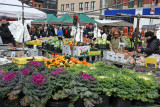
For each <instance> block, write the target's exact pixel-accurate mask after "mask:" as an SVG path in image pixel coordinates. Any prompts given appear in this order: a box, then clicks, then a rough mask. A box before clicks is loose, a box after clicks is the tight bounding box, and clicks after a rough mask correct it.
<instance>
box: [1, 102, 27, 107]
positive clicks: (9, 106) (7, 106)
mask: <svg viewBox="0 0 160 107" xmlns="http://www.w3.org/2000/svg"><path fill="white" fill-rule="evenodd" d="M0 107H1V106H0ZM2 107H24V106H16V105H9V104H6V103H3V106H2ZM26 107H29V106H26Z"/></svg>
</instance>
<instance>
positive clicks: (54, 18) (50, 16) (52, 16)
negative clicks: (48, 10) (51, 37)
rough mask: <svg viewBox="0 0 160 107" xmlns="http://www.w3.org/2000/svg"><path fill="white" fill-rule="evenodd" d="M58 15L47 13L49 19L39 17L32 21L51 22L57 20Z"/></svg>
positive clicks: (35, 22) (38, 22)
mask: <svg viewBox="0 0 160 107" xmlns="http://www.w3.org/2000/svg"><path fill="white" fill-rule="evenodd" d="M57 19H58V18H57V17H56V16H55V15H54V14H47V19H46V20H45V19H37V20H34V21H32V24H45V21H47V23H50V22H52V21H57Z"/></svg>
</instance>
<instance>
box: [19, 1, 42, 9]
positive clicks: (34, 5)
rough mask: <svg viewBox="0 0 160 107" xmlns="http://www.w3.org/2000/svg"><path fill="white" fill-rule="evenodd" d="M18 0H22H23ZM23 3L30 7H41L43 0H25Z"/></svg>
mask: <svg viewBox="0 0 160 107" xmlns="http://www.w3.org/2000/svg"><path fill="white" fill-rule="evenodd" d="M20 1H21V2H22V1H23V0H20ZM25 4H27V5H29V6H32V7H38V8H43V0H25Z"/></svg>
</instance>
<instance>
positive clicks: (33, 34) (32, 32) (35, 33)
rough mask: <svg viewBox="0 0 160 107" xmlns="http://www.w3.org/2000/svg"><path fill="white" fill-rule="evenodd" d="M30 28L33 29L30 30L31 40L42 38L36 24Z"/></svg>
mask: <svg viewBox="0 0 160 107" xmlns="http://www.w3.org/2000/svg"><path fill="white" fill-rule="evenodd" d="M30 29H31V30H30V35H31V40H36V39H38V38H40V34H39V33H38V31H37V30H36V28H35V27H34V26H32V27H31V28H30Z"/></svg>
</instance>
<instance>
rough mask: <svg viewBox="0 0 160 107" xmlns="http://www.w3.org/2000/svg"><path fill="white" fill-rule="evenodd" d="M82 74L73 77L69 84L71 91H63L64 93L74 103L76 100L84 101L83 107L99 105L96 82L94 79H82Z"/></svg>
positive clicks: (99, 99)
mask: <svg viewBox="0 0 160 107" xmlns="http://www.w3.org/2000/svg"><path fill="white" fill-rule="evenodd" d="M83 74H84V73H83V72H80V73H79V74H77V75H75V76H74V77H73V80H72V82H71V85H72V87H73V88H72V89H65V92H66V93H67V94H68V95H70V98H71V99H72V102H73V103H74V102H75V101H77V100H78V99H83V100H84V105H85V107H93V106H94V104H98V103H101V98H100V97H99V96H98V94H97V91H98V82H97V80H96V79H95V78H92V77H90V76H88V77H89V78H88V79H86V78H84V77H83Z"/></svg>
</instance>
